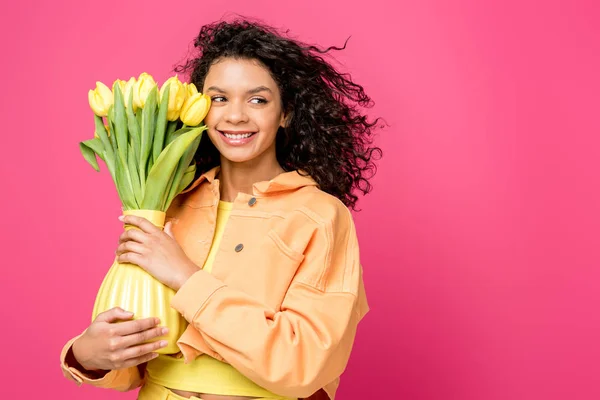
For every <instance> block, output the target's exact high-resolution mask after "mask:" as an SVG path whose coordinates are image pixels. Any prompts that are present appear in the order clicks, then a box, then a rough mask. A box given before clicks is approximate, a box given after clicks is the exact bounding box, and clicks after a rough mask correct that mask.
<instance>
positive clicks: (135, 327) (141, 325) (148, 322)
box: [114, 317, 160, 336]
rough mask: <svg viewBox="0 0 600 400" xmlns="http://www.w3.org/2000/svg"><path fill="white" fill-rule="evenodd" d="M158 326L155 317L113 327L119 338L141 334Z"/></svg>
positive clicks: (158, 321) (157, 320)
mask: <svg viewBox="0 0 600 400" xmlns="http://www.w3.org/2000/svg"><path fill="white" fill-rule="evenodd" d="M158 324H160V319H158V318H155V317H150V318H143V319H138V320H135V321H126V322H122V323H120V324H116V325H115V326H114V329H115V333H116V334H117V335H119V336H127V335H131V334H134V333H138V332H143V331H146V330H148V329H152V328H154V327H156V325H158Z"/></svg>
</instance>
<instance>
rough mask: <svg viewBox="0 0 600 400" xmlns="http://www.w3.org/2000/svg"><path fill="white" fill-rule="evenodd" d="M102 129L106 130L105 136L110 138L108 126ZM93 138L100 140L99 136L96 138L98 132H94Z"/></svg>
mask: <svg viewBox="0 0 600 400" xmlns="http://www.w3.org/2000/svg"><path fill="white" fill-rule="evenodd" d="M104 129H106V134H107V136H108V137H110V129H109V128H108V125H106V124H104ZM94 137H95V138H96V139H100V136H98V132H96V131H94Z"/></svg>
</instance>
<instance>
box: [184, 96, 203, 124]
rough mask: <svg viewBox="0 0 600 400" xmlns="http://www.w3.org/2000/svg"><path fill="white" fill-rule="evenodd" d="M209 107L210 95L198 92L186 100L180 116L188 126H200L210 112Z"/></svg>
mask: <svg viewBox="0 0 600 400" xmlns="http://www.w3.org/2000/svg"><path fill="white" fill-rule="evenodd" d="M209 108H210V97H209V96H207V95H205V94H202V93H196V94H194V95H192V96H190V97H188V98H187V99H186V100H185V103H183V107H181V115H180V117H179V118H180V119H181V120H182V121H183V123H184V124H186V125H187V126H198V125H200V123H201V122H202V120H203V119H204V117H206V114H208V109H209Z"/></svg>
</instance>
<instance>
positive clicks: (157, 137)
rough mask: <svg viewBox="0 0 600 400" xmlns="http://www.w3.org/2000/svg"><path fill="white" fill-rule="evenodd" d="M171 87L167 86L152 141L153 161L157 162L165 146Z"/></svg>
mask: <svg viewBox="0 0 600 400" xmlns="http://www.w3.org/2000/svg"><path fill="white" fill-rule="evenodd" d="M170 90H171V85H167V87H166V88H165V92H164V93H163V95H162V99H161V101H160V107H159V108H158V117H157V119H156V130H155V131H154V140H153V141H152V146H153V148H152V161H153V162H156V160H158V156H160V152H161V151H162V150H163V147H164V145H165V128H166V127H167V112H168V111H169V91H170Z"/></svg>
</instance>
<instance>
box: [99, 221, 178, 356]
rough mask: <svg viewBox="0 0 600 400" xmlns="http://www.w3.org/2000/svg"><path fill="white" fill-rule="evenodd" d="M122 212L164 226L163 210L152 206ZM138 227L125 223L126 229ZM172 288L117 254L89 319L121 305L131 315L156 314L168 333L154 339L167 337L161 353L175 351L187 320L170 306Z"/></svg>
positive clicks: (139, 317) (152, 315)
mask: <svg viewBox="0 0 600 400" xmlns="http://www.w3.org/2000/svg"><path fill="white" fill-rule="evenodd" d="M123 214H125V215H136V216H140V217H144V218H146V219H147V220H149V221H150V222H152V223H153V224H154V225H156V226H158V227H159V228H161V229H162V228H163V227H164V223H165V213H164V212H162V211H155V210H129V211H124V212H123ZM129 229H137V228H134V227H132V226H129V225H126V226H125V230H129ZM174 295H175V291H174V290H173V289H171V288H169V287H168V286H165V285H163V284H162V283H160V282H159V281H157V280H156V279H154V277H152V275H150V274H148V273H147V272H146V271H144V270H143V269H142V268H140V267H138V266H137V265H135V264H122V263H119V262H117V260H116V258H115V261H114V263H113V265H112V266H111V267H110V269H109V271H108V273H107V274H106V276H105V277H104V281H103V282H102V285H101V286H100V290H98V295H97V296H96V302H95V303H94V311H93V313H92V314H93V315H92V321H93V320H95V319H96V317H97V316H98V314H100V313H102V312H104V311H106V310H109V309H111V308H113V307H121V308H122V309H123V310H125V311H131V312H133V313H134V319H142V318H148V317H158V318H160V322H161V325H162V326H166V327H168V328H169V334H168V335H167V336H163V337H160V338H157V339H153V340H151V341H150V342H154V341H157V340H167V341H168V342H169V344H168V345H167V347H163V348H162V349H160V350H157V351H156V352H157V353H160V354H174V353H178V352H179V348H178V347H177V344H176V342H177V339H179V337H180V336H181V335H182V334H183V331H184V330H185V328H186V326H187V321H186V320H185V319H184V318H183V317H182V316H181V314H179V313H178V312H177V311H176V310H174V309H173V308H171V306H170V304H171V299H172V298H173V296H174Z"/></svg>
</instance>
